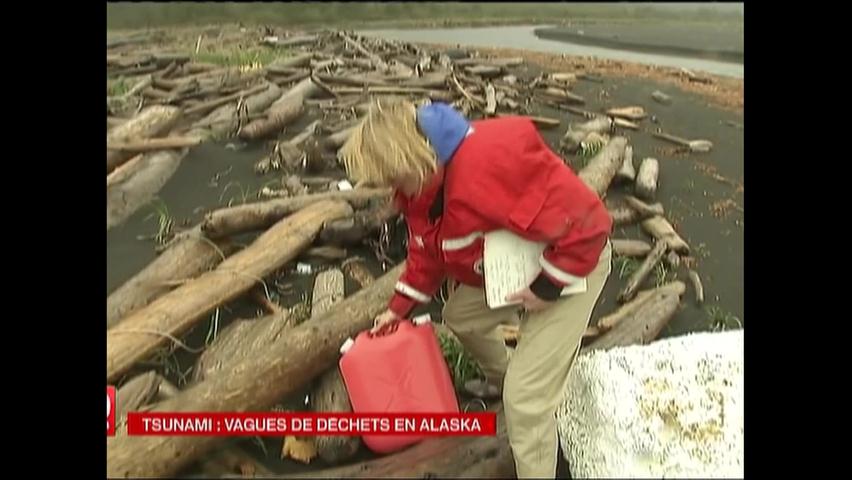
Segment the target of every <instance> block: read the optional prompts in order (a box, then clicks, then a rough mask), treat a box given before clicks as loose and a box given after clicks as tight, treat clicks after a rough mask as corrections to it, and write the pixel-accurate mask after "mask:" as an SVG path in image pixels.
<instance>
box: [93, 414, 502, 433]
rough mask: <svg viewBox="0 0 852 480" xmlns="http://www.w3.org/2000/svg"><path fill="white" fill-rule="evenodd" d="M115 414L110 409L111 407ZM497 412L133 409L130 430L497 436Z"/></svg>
mask: <svg viewBox="0 0 852 480" xmlns="http://www.w3.org/2000/svg"><path fill="white" fill-rule="evenodd" d="M108 413H109V412H108ZM496 433H497V416H496V414H495V413H491V412H488V413H460V414H423V413H411V414H401V413H393V414H356V413H349V414H344V413H222V412H209V413H198V412H194V413H161V412H145V413H128V414H127V434H128V435H204V436H281V435H290V434H299V435H426V436H431V435H435V436H438V435H449V436H457V435H461V436H486V435H496Z"/></svg>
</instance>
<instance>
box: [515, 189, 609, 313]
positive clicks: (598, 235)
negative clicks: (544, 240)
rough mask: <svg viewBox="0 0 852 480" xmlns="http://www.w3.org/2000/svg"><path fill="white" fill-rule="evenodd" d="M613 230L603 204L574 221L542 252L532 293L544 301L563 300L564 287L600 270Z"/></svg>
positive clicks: (580, 215)
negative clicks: (595, 270) (597, 269)
mask: <svg viewBox="0 0 852 480" xmlns="http://www.w3.org/2000/svg"><path fill="white" fill-rule="evenodd" d="M611 228H612V219H611V218H610V216H609V213H608V212H607V210H606V207H605V206H604V205H603V203H602V202H597V203H596V204H594V205H592V206H591V207H590V208H588V209H586V210H585V211H584V212H582V213H581V214H579V215H578V216H576V217H575V218H572V219H571V221H570V222H569V224H568V225H567V226H566V228H565V229H564V232H563V233H562V234H561V235H556V236H554V237H553V238H552V239H551V242H550V243H549V245H548V246H547V247H546V248H545V250H544V252H543V253H542V255H541V258H540V259H539V262H540V263H541V272H540V273H539V275H538V276H537V277H536V279H535V280H533V282H532V284H530V290H532V292H533V293H534V294H536V296H538V297H539V298H541V299H543V300H548V301H553V300H556V299H557V298H559V295H560V293H561V292H562V289H563V288H565V287H566V286H568V285H570V284H572V283H574V282H576V281H577V280H580V279H582V278H583V277H586V276H587V275H588V274H590V273H591V272H592V271H593V270H594V269H595V267H597V265H598V261H599V259H600V254H601V252H602V251H603V249H604V247H605V246H606V242H607V241H608V238H609V234H610V230H611Z"/></svg>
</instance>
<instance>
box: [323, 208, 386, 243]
mask: <svg viewBox="0 0 852 480" xmlns="http://www.w3.org/2000/svg"><path fill="white" fill-rule="evenodd" d="M397 215H398V212H397V211H396V209H395V208H394V207H393V205H391V204H389V203H386V204H383V205H380V206H378V207H373V208H370V209H367V210H361V211H357V212H355V215H354V216H353V217H352V218H346V219H342V220H336V221H334V222H331V223H329V224H328V225H326V226H325V227H324V228H323V229H322V232H320V234H319V239H320V241H322V242H324V243H328V244H331V245H341V246H345V245H357V244H359V243H361V241H362V240H363V239H364V237H366V236H368V235H369V234H370V233H372V232H374V231H376V230H377V229H379V228H380V227H381V226H382V225H384V224H385V223H386V222H388V221H390V220H391V219H393V218H395V217H396V216H397Z"/></svg>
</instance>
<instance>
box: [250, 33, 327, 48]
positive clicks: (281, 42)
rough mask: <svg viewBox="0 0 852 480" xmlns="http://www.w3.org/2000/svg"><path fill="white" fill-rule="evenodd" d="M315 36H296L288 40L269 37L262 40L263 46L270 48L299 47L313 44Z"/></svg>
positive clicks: (315, 39)
mask: <svg viewBox="0 0 852 480" xmlns="http://www.w3.org/2000/svg"><path fill="white" fill-rule="evenodd" d="M317 38H318V37H317V36H316V35H298V36H294V37H288V38H278V37H276V36H270V37H266V38H264V39H263V42H262V43H263V44H264V45H268V46H270V47H278V48H283V47H299V46H302V45H309V44H312V43H315V42H316V41H317Z"/></svg>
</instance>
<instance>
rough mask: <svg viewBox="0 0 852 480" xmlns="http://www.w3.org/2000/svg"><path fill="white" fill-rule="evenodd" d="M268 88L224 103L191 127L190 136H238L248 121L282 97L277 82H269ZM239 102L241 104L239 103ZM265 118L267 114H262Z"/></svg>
mask: <svg viewBox="0 0 852 480" xmlns="http://www.w3.org/2000/svg"><path fill="white" fill-rule="evenodd" d="M266 87H267V88H266V90H263V91H261V92H260V93H257V94H255V95H252V96H250V97H248V98H246V99H245V102H234V103H228V104H225V105H222V106H220V107H218V108H216V109H215V110H213V111H212V112H210V113H209V114H208V115H207V116H206V117H204V118H202V119H201V120H199V121H197V122H195V123H194V124H192V126H191V127H190V130H189V133H187V135H188V136H190V137H202V138H204V139H211V138H219V137H231V136H236V135H237V134H238V133H239V132H240V130H241V128H242V126H243V125H244V124H245V123H246V121H247V120H248V119H250V118H252V116H253V115H257V114H258V113H259V112H262V111H264V110H266V109H267V107H269V106H270V105H271V104H272V103H273V102H275V101H276V99H278V98H280V97H281V89H280V88H279V87H278V86H277V85H275V84H267V85H266ZM238 103H239V104H238ZM261 117H262V118H265V117H266V115H265V114H263V115H261Z"/></svg>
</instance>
